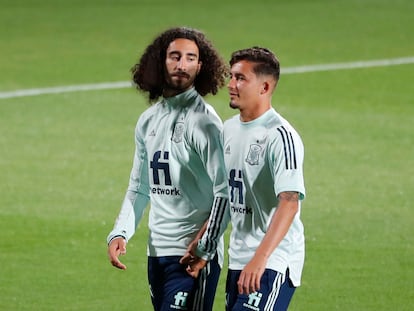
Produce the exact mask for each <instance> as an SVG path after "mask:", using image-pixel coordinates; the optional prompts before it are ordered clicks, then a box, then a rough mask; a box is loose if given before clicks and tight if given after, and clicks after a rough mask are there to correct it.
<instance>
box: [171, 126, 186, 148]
mask: <svg viewBox="0 0 414 311" xmlns="http://www.w3.org/2000/svg"><path fill="white" fill-rule="evenodd" d="M183 136H184V123H183V122H177V123H176V124H175V126H174V131H173V134H172V137H171V140H172V141H173V142H175V143H180V142H182V141H183Z"/></svg>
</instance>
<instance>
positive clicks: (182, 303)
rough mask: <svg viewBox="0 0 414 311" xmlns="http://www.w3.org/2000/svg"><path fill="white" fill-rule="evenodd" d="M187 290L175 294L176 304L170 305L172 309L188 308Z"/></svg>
mask: <svg viewBox="0 0 414 311" xmlns="http://www.w3.org/2000/svg"><path fill="white" fill-rule="evenodd" d="M187 297H188V293H187V292H181V291H180V292H178V293H177V294H175V296H174V304H173V305H170V308H171V309H177V310H187Z"/></svg>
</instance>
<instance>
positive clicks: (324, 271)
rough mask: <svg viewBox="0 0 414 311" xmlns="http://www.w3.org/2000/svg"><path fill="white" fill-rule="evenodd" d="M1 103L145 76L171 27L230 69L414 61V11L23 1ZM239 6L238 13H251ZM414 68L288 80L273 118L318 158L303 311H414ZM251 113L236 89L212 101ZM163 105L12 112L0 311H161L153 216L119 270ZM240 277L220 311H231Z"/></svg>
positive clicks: (8, 106) (4, 46)
mask: <svg viewBox="0 0 414 311" xmlns="http://www.w3.org/2000/svg"><path fill="white" fill-rule="evenodd" d="M0 2H1V7H2V9H1V10H0V26H1V27H0V39H1V40H0V51H1V52H0V53H1V56H2V57H0V68H1V73H2V74H1V75H0V92H6V91H12V90H19V89H27V88H41V87H51V86H61V85H74V84H83V83H99V82H108V81H127V80H129V78H130V76H129V68H130V67H131V65H132V64H133V63H134V62H135V61H136V60H137V58H138V56H139V55H140V54H141V52H142V50H143V48H144V47H145V46H146V45H147V44H148V43H149V42H150V41H151V40H152V38H153V36H154V35H155V34H156V33H157V32H160V31H162V30H163V29H164V28H166V27H169V26H176V25H187V26H192V27H196V28H199V29H202V30H204V31H205V32H206V34H207V35H208V36H209V37H210V38H211V40H212V41H213V42H214V43H215V45H216V46H217V48H218V49H219V50H220V52H221V53H222V54H223V57H224V58H225V59H228V58H229V55H230V53H231V51H233V50H235V49H239V48H244V47H248V46H251V45H262V46H266V47H269V48H271V49H272V50H274V51H275V52H276V54H277V55H278V56H279V58H280V60H281V64H282V70H283V68H284V67H292V66H300V65H308V64H324V63H337V62H348V61H357V60H362V61H363V60H373V59H391V58H399V57H407V56H413V55H414V40H413V39H414V38H413V35H412V29H413V28H414V21H413V19H412V13H411V12H413V9H414V4H413V3H412V1H407V0H398V1H393V2H392V3H390V2H389V1H373V0H372V1H370V0H367V1H356V0H355V1H323V0H321V1H277V2H276V1H265V0H261V1H256V2H251V1H246V0H242V1H237V2H235V1H228V2H223V1H213V2H211V1H210V2H207V3H205V2H197V1H195V2H193V3H190V4H184V3H180V4H177V3H172V2H168V1H125V0H123V1H116V2H113V1H96V0H95V1H28V0H19V1H5V0H2V1H0ZM236 8H237V9H236ZM412 81H414V65H413V64H407V65H400V66H393V67H375V68H365V69H353V70H338V71H329V72H314V73H306V74H290V75H283V74H282V76H281V80H280V83H279V86H278V90H277V93H276V94H275V97H274V101H273V106H274V107H275V108H276V109H277V110H278V111H279V112H280V113H282V114H283V115H284V116H285V117H286V118H287V119H288V120H290V121H291V123H292V124H293V125H294V126H295V128H296V129H297V130H298V131H299V132H300V134H301V136H302V138H303V141H304V144H305V179H306V186H307V195H308V196H307V198H306V200H305V202H304V204H303V216H302V218H303V221H304V224H305V230H306V241H307V256H306V262H305V269H304V274H303V284H302V286H301V287H300V288H299V289H298V290H297V292H296V294H295V296H294V298H293V301H292V304H291V308H290V310H307V311H312V310H317V311H321V310H329V311H330V310H352V311H354V310H364V311H365V310H372V311H378V310H411V304H412V301H413V300H414V285H413V282H412V280H413V279H414V270H413V266H414V259H413V258H414V238H413V236H414V234H413V233H414V232H413V229H412V228H413V219H414V212H413V209H412V204H411V200H410V199H409V198H410V195H411V191H412V189H413V187H414V177H413V176H414V157H413V155H414V136H413V131H414V124H413V117H412V116H413V115H414V90H413V88H412ZM207 100H208V101H209V102H210V103H212V104H213V105H214V107H215V108H216V109H217V111H218V113H219V114H220V115H221V116H222V118H223V119H226V118H228V117H230V116H231V115H233V114H234V113H235V111H231V110H230V109H229V108H228V104H227V94H226V91H225V90H224V89H223V90H222V91H221V92H220V93H219V94H218V95H217V96H215V97H208V98H207ZM146 107H147V104H146V101H145V98H144V97H143V96H142V95H140V94H138V93H136V92H135V91H134V90H132V89H119V90H105V91H90V92H75V93H62V94H53V95H42V96H32V97H21V98H10V99H0V131H1V133H2V135H1V136H0V174H1V176H0V177H1V178H0V227H1V228H2V239H1V242H0V263H1V264H0V310H18V311H24V310H45V311H46V310H88V311H93V310H134V309H140V310H151V303H150V299H149V292H148V286H147V281H146V256H145V244H146V238H147V227H146V219H144V220H143V222H142V223H141V225H140V227H139V229H138V231H137V233H136V235H135V237H134V238H133V239H132V240H131V242H130V243H129V246H128V254H127V255H126V256H125V257H124V258H123V260H124V262H125V263H126V264H127V266H128V270H127V271H119V270H115V269H114V268H112V267H111V265H110V264H109V261H108V260H107V257H106V244H105V238H106V235H107V233H108V232H109V231H110V230H111V228H112V225H113V221H114V219H115V216H116V215H117V213H118V211H119V208H120V205H121V201H122V199H123V196H124V191H125V189H126V186H127V182H128V175H129V170H130V167H131V161H132V155H133V150H134V145H133V144H134V142H133V131H134V127H135V122H136V120H137V118H138V115H139V114H140V113H141V112H142V111H143V110H144V109H145V108H146ZM224 281H225V270H224V271H223V273H222V277H221V280H220V284H219V289H218V291H217V295H216V302H215V310H224Z"/></svg>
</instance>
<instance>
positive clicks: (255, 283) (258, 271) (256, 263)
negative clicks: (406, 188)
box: [237, 255, 267, 295]
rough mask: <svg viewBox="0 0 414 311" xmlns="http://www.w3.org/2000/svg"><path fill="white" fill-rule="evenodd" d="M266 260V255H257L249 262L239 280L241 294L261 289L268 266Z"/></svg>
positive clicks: (238, 285)
mask: <svg viewBox="0 0 414 311" xmlns="http://www.w3.org/2000/svg"><path fill="white" fill-rule="evenodd" d="M266 261H267V260H266V258H265V257H263V256H257V255H255V256H253V258H252V260H251V261H250V262H248V263H247V265H246V266H245V267H244V269H243V270H242V272H241V274H240V277H239V280H238V281H237V287H238V290H239V294H246V295H249V294H251V293H254V292H256V291H258V290H260V280H261V279H262V276H263V273H264V271H265V268H266Z"/></svg>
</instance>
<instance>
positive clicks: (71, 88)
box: [0, 57, 414, 99]
mask: <svg viewBox="0 0 414 311" xmlns="http://www.w3.org/2000/svg"><path fill="white" fill-rule="evenodd" d="M413 63H414V57H402V58H392V59H380V60H370V61H355V62H348V63H333V64H317V65H307V66H298V67H287V68H282V69H281V73H282V74H296V73H307V72H318V71H333V70H343V69H355V68H369V67H384V66H396V65H404V64H413ZM131 86H132V83H131V82H128V81H120V82H104V83H96V84H81V85H68V86H57V87H47V88H37V89H22V90H15V91H7V92H0V99H5V98H15V97H26V96H36V95H45V94H61V93H69V92H80V91H93V90H108V89H121V88H127V87H131Z"/></svg>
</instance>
